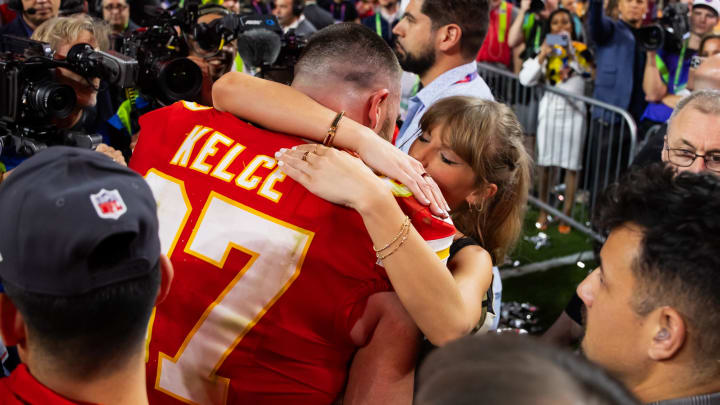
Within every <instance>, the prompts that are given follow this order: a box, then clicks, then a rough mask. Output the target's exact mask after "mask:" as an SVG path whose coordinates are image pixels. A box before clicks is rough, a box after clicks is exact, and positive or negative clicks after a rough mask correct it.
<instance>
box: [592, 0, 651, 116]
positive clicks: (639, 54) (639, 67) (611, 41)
mask: <svg viewBox="0 0 720 405" xmlns="http://www.w3.org/2000/svg"><path fill="white" fill-rule="evenodd" d="M618 9H619V11H620V20H618V21H615V20H613V19H611V18H610V17H608V16H605V15H603V1H602V0H590V8H589V10H588V14H589V16H588V31H589V32H588V34H589V36H590V39H591V40H592V42H593V43H595V44H596V60H597V75H596V77H595V90H594V91H593V98H595V99H597V100H600V101H603V102H606V103H609V104H612V105H615V106H617V107H620V108H622V109H625V110H627V111H628V112H629V113H630V115H632V117H633V118H634V119H635V121H636V122H637V121H640V117H641V116H642V113H643V111H645V107H646V105H647V102H646V101H645V93H644V92H643V88H642V82H643V73H644V66H645V50H644V49H643V48H642V46H641V45H640V43H639V41H638V40H637V39H636V38H637V35H638V29H639V28H640V26H641V25H642V19H643V16H644V15H645V13H646V12H647V0H620V1H619V2H618ZM593 118H594V119H598V120H601V121H604V120H605V113H604V110H603V109H599V108H598V109H593ZM612 124H614V123H612Z"/></svg>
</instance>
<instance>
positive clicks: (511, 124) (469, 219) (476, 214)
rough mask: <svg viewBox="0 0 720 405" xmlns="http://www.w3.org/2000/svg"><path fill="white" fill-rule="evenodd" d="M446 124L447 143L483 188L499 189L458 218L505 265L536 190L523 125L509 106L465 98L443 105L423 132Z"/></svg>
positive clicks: (428, 116)
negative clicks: (531, 192) (532, 188)
mask: <svg viewBox="0 0 720 405" xmlns="http://www.w3.org/2000/svg"><path fill="white" fill-rule="evenodd" d="M441 124H442V125H444V133H443V134H442V136H443V137H444V138H445V139H444V140H445V142H446V143H447V144H448V146H449V147H450V149H452V151H453V152H455V154H457V155H458V156H459V157H460V158H461V159H462V160H464V161H465V162H467V164H468V165H470V167H471V168H472V171H473V173H474V174H475V180H476V184H477V187H478V189H484V188H485V187H487V185H489V184H495V185H496V186H497V192H496V193H495V195H493V196H492V197H489V198H487V199H485V200H484V201H482V202H480V203H478V204H473V205H471V204H469V203H467V202H464V203H463V204H462V206H460V207H459V208H455V209H454V210H453V212H452V213H451V215H452V220H453V222H454V223H455V226H456V227H457V229H458V230H459V231H460V232H462V233H464V234H465V235H468V236H471V237H473V238H475V239H476V240H478V242H480V243H481V245H482V246H483V247H484V248H485V249H486V250H487V251H488V252H489V253H490V254H491V256H492V258H493V261H494V262H495V263H496V264H502V262H503V260H504V259H505V255H506V254H507V253H508V252H509V251H510V250H511V249H512V248H513V246H514V245H515V242H516V241H517V239H518V237H519V236H520V232H521V230H522V224H523V219H524V216H525V208H526V204H527V198H528V190H529V187H530V171H531V166H532V161H531V158H530V156H529V155H528V153H527V151H526V150H525V147H524V145H523V129H522V126H521V125H520V123H519V122H518V119H517V117H516V116H515V113H513V112H512V110H510V108H508V107H507V106H506V105H504V104H500V103H496V102H494V101H486V100H481V99H478V98H474V97H461V96H456V97H449V98H445V99H442V100H440V101H438V102H437V103H435V104H433V106H432V107H431V108H430V109H429V110H428V111H427V112H426V113H425V114H424V115H423V117H422V119H421V120H420V128H421V130H422V131H423V132H426V131H429V130H432V129H433V128H435V127H436V126H438V125H441Z"/></svg>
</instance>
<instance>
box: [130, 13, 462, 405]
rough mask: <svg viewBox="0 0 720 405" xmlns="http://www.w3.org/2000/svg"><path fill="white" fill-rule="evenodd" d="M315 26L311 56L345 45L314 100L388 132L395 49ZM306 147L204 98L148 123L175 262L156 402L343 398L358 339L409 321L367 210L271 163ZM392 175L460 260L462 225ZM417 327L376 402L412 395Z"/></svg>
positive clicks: (407, 204)
mask: <svg viewBox="0 0 720 405" xmlns="http://www.w3.org/2000/svg"><path fill="white" fill-rule="evenodd" d="M316 35H317V36H314V37H313V38H312V39H311V41H310V43H309V44H308V45H307V47H306V52H305V55H306V57H307V55H308V54H311V52H310V49H313V48H314V49H315V51H316V52H315V54H316V55H324V56H327V55H334V56H333V58H332V59H333V60H334V65H333V66H334V70H333V74H332V75H329V76H327V77H326V78H325V82H324V83H323V85H324V86H319V87H318V89H322V94H321V93H320V92H318V91H317V90H315V92H314V93H313V94H311V96H312V97H317V98H318V99H320V100H321V101H323V102H326V103H327V105H328V107H330V108H333V109H337V110H346V111H347V114H348V116H349V117H351V118H354V119H355V120H357V121H360V122H362V123H364V124H367V125H368V126H370V127H371V128H373V129H374V130H375V131H377V132H379V133H383V135H384V136H385V137H388V136H389V134H388V132H389V131H391V129H392V124H391V123H392V122H393V121H394V117H395V116H396V115H397V108H398V100H399V90H400V89H399V75H400V69H399V66H398V64H397V60H396V59H395V56H394V54H393V53H392V51H391V50H390V49H389V48H388V47H387V45H386V44H385V43H384V42H383V41H382V39H381V38H379V37H378V36H377V35H376V34H374V33H372V32H371V31H369V30H367V29H366V28H364V27H362V26H359V25H352V24H347V25H337V26H333V27H330V28H328V29H326V30H324V31H323V34H322V35H319V34H316ZM348 61H350V63H348ZM353 62H354V63H353ZM313 65H314V64H309V66H313ZM302 77H303V74H302V71H300V69H299V68H298V70H297V71H296V78H298V80H300V81H299V82H298V83H300V82H301V81H302ZM329 88H332V89H333V90H334V92H335V93H334V96H331V94H329V93H328V91H327V89H329ZM306 90H307V91H312V90H310V88H306ZM341 122H342V121H341ZM388 122H389V123H390V124H388ZM341 125H342V124H341ZM302 143H303V141H302V140H300V139H299V138H294V137H290V136H285V135H281V134H274V133H271V132H268V131H265V130H261V129H258V128H256V127H253V126H251V125H249V124H246V123H244V122H241V121H239V120H237V119H236V118H235V117H233V116H232V115H230V114H228V113H222V112H219V111H217V110H214V109H212V108H210V107H203V106H198V105H196V104H192V103H177V104H174V105H172V106H170V107H167V108H164V109H161V110H156V111H154V112H152V113H149V114H147V115H145V116H144V117H142V118H141V133H140V137H139V142H138V145H137V147H136V149H135V153H134V155H133V158H132V160H131V167H132V168H134V169H135V170H137V171H138V172H140V173H141V174H143V175H145V178H146V180H147V181H148V183H149V184H150V185H151V188H152V189H153V191H154V193H155V197H156V199H157V201H158V210H159V217H160V236H161V243H162V249H163V252H164V253H165V254H167V255H168V256H169V257H170V259H171V261H172V262H173V264H174V266H175V284H174V286H173V289H172V291H171V292H170V295H169V296H168V298H167V300H166V301H164V302H163V304H161V305H159V306H158V307H157V308H156V312H155V314H154V316H153V321H152V322H151V325H150V328H149V333H148V337H149V339H148V340H149V350H148V385H149V396H150V399H151V402H152V403H154V404H164V403H182V402H190V403H201V404H224V403H252V404H273V403H282V404H287V403H292V404H322V403H332V402H333V401H335V400H336V399H338V398H339V397H340V396H341V392H342V390H343V388H344V387H345V383H346V380H347V376H348V365H349V363H350V361H351V359H352V356H353V354H354V353H355V351H356V349H357V348H358V347H359V346H362V345H365V344H366V343H367V341H368V340H369V339H370V338H371V337H374V336H376V335H378V334H387V333H390V331H391V330H392V328H393V326H396V324H395V322H394V321H395V318H392V319H391V321H390V322H388V321H387V319H386V318H384V316H383V308H385V305H388V301H389V300H387V299H386V297H388V296H392V294H390V293H387V291H389V290H390V289H391V287H390V283H389V281H388V279H387V276H386V274H385V272H384V270H383V268H382V267H381V266H380V263H379V262H378V260H377V256H376V254H375V252H374V251H373V241H372V240H371V239H370V237H369V235H368V234H367V232H366V230H365V227H364V225H363V222H362V219H361V217H360V216H359V215H357V214H356V213H355V212H353V211H352V210H349V209H347V208H343V207H340V206H337V205H333V204H330V203H328V202H325V201H323V200H320V199H319V198H317V197H315V196H313V195H312V194H310V193H309V192H308V191H307V190H306V189H304V188H303V187H302V186H300V185H299V184H297V183H295V182H294V181H292V180H291V179H287V178H286V175H285V174H284V173H283V172H282V171H281V170H279V167H278V165H277V161H276V160H275V159H273V158H272V155H273V153H274V152H275V151H277V150H279V149H280V148H291V147H293V146H296V145H298V144H302ZM416 174H417V173H416ZM417 176H418V178H419V177H420V176H419V174H417ZM378 181H384V180H378ZM388 184H390V185H391V186H392V189H393V190H394V191H395V194H396V196H398V201H399V204H400V205H401V206H402V207H403V209H404V212H405V213H406V215H408V216H409V217H410V218H411V220H412V223H413V225H414V229H416V230H417V233H419V234H420V235H421V236H422V237H423V238H425V239H426V240H428V241H429V242H430V244H431V246H433V248H434V250H435V251H437V252H439V253H438V254H439V255H442V256H444V257H446V256H447V249H448V247H449V246H450V243H451V242H452V238H453V236H454V233H455V230H454V227H453V226H452V225H450V224H449V223H448V222H445V221H444V220H442V219H439V218H437V217H433V216H432V215H431V214H430V212H429V210H428V209H427V208H425V207H423V206H421V205H420V204H418V203H417V202H416V201H415V200H414V198H412V196H411V193H410V192H409V191H408V190H407V189H406V188H405V187H403V186H399V185H397V184H392V183H390V182H389V181H388ZM338 186H339V187H341V186H342V185H338ZM389 187H390V186H389ZM405 235H406V236H407V233H406V234H405ZM416 236H417V234H416V233H415V230H413V231H412V233H410V237H411V238H414V237H416ZM376 246H378V245H377V244H376ZM390 305H391V304H390ZM396 336H397V338H398V343H402V341H401V340H400V338H401V336H400V335H396ZM406 336H407V337H409V338H410V339H407V341H408V342H409V343H408V345H407V346H404V345H403V344H397V345H394V347H393V348H392V349H393V350H398V351H402V350H407V351H408V352H410V353H411V354H410V355H409V356H406V357H405V358H404V360H406V363H405V364H399V365H398V367H400V368H402V369H403V370H404V371H405V374H402V375H401V374H398V375H397V376H388V378H387V379H386V380H380V381H374V383H376V384H378V385H375V386H374V387H373V392H371V393H369V396H368V397H366V399H367V398H378V397H380V396H382V395H384V398H388V399H389V400H391V401H393V402H392V403H398V401H399V402H404V403H409V402H410V398H411V394H412V390H411V389H412V369H413V367H412V366H413V364H412V360H413V356H412V351H413V350H414V348H413V347H412V345H413V344H414V341H415V338H416V336H415V335H414V333H413V332H412V331H410V332H409V333H407V335H406ZM368 346H369V347H372V346H371V345H368ZM360 357H361V358H362V356H360ZM356 361H357V359H356ZM351 375H352V374H351ZM396 393H399V394H398V395H401V396H404V398H398V397H397V396H393V395H395V394H396ZM373 395H374V396H373Z"/></svg>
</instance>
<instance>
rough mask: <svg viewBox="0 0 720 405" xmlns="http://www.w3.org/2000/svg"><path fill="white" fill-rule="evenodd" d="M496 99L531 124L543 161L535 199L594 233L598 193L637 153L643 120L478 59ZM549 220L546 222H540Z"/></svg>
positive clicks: (538, 160)
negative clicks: (526, 83) (525, 79)
mask: <svg viewBox="0 0 720 405" xmlns="http://www.w3.org/2000/svg"><path fill="white" fill-rule="evenodd" d="M478 73H479V74H480V76H481V77H482V78H483V79H484V80H485V82H486V83H487V84H488V86H489V87H490V89H491V91H492V93H493V95H494V96H495V99H496V100H497V101H499V102H503V103H505V104H507V105H509V106H510V107H511V108H512V109H513V111H515V114H516V115H517V116H518V119H519V120H520V122H521V123H522V124H523V127H524V128H525V133H526V135H527V137H528V138H527V140H528V141H530V142H526V146H527V147H528V149H529V151H531V152H532V155H533V156H534V161H535V165H536V167H537V170H536V176H535V179H536V181H535V187H534V190H533V193H531V197H530V203H531V204H532V205H533V206H535V207H537V208H538V210H539V211H540V212H541V215H540V217H539V218H538V219H539V220H542V216H543V214H542V213H543V212H544V213H547V214H550V215H552V216H553V217H555V218H556V219H558V220H559V221H561V222H562V223H564V224H565V225H568V226H570V227H572V228H574V229H576V230H578V231H580V232H582V233H585V234H587V235H589V236H591V237H592V238H594V239H596V240H598V241H602V239H603V238H602V236H601V235H599V234H597V233H596V232H594V231H592V230H591V229H590V227H589V218H590V215H591V213H592V210H593V209H594V207H595V203H596V201H597V197H598V194H599V193H600V192H601V191H602V190H604V189H605V187H607V186H608V185H609V184H611V183H613V182H615V181H616V180H618V179H619V177H620V176H621V175H622V174H623V173H624V171H625V170H626V169H627V168H628V167H629V166H630V163H631V162H632V157H633V156H635V148H636V144H637V125H636V124H635V121H634V120H633V118H632V116H631V115H630V114H629V113H628V112H627V111H625V110H623V109H621V108H618V107H615V106H613V105H611V104H607V103H604V102H602V101H599V100H596V99H593V98H590V97H586V96H584V95H578V94H574V93H571V92H568V91H565V90H562V89H560V88H558V87H556V86H549V85H546V84H539V85H535V86H523V85H522V84H521V83H520V79H519V77H518V76H517V75H515V74H513V73H511V72H508V71H506V70H503V69H501V68H498V67H495V66H492V65H488V64H485V63H478ZM539 225H540V226H543V225H544V224H543V223H539Z"/></svg>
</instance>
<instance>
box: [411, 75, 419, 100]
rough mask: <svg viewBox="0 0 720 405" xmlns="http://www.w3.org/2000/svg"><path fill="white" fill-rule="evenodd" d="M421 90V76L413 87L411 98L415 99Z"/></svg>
mask: <svg viewBox="0 0 720 405" xmlns="http://www.w3.org/2000/svg"><path fill="white" fill-rule="evenodd" d="M419 90H420V76H418V77H417V79H415V84H414V85H413V87H412V90H410V97H413V96H414V95H416V94H417V92H418V91H419Z"/></svg>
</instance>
